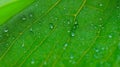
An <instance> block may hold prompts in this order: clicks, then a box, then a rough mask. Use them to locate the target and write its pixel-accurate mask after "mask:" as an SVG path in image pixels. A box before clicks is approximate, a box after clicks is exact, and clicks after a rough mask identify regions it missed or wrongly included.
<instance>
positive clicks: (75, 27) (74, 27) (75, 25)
mask: <svg viewBox="0 0 120 67" xmlns="http://www.w3.org/2000/svg"><path fill="white" fill-rule="evenodd" d="M77 28H78V22H77V21H75V23H74V26H73V29H74V30H75V29H77Z"/></svg>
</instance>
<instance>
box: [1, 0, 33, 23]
mask: <svg viewBox="0 0 120 67" xmlns="http://www.w3.org/2000/svg"><path fill="white" fill-rule="evenodd" d="M33 1H34V0H29V1H28V0H0V25H1V24H3V23H5V22H6V21H7V20H9V19H10V18H11V17H13V16H14V15H16V14H17V13H18V12H20V11H21V10H23V9H25V7H27V6H28V5H30V4H31V3H32V2H33Z"/></svg>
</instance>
